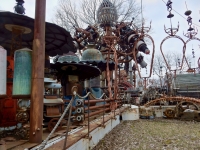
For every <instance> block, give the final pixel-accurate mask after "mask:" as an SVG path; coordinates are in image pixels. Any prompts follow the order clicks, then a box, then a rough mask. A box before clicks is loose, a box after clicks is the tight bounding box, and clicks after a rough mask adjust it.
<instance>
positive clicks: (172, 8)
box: [162, 0, 200, 27]
mask: <svg viewBox="0 0 200 150" xmlns="http://www.w3.org/2000/svg"><path fill="white" fill-rule="evenodd" d="M162 1H163V3H165V4H167V3H166V2H165V1H164V0H162ZM172 10H173V11H174V12H176V13H177V14H178V15H180V16H181V17H182V18H184V19H185V20H187V18H185V17H184V16H183V15H181V14H180V13H178V12H177V11H176V10H174V9H173V8H172ZM193 24H194V25H196V26H198V27H200V26H199V25H197V24H196V23H193Z"/></svg>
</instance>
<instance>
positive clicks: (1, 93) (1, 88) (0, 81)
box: [0, 46, 7, 98]
mask: <svg viewBox="0 0 200 150" xmlns="http://www.w3.org/2000/svg"><path fill="white" fill-rule="evenodd" d="M6 58H7V51H6V50H5V49H4V48H3V47H1V46H0V98H1V97H5V96H6V66H7V62H6Z"/></svg>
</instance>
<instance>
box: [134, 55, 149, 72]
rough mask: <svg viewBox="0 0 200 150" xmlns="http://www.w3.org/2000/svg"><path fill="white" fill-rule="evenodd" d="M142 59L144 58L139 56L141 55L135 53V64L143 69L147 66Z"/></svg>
mask: <svg viewBox="0 0 200 150" xmlns="http://www.w3.org/2000/svg"><path fill="white" fill-rule="evenodd" d="M143 58H144V57H143V56H142V55H141V53H137V55H136V60H137V63H139V64H140V66H141V67H142V68H145V67H146V66H147V63H146V62H145V61H144V59H143Z"/></svg>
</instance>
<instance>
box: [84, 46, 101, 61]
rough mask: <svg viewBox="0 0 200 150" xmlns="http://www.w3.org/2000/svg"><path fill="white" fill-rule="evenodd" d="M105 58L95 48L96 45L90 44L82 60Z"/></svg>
mask: <svg viewBox="0 0 200 150" xmlns="http://www.w3.org/2000/svg"><path fill="white" fill-rule="evenodd" d="M103 60H104V58H103V56H102V54H101V52H100V51H99V50H97V49H95V48H94V45H88V48H87V49H86V50H84V52H83V54H82V57H81V61H82V62H84V61H103Z"/></svg>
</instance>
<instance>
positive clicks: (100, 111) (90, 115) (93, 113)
mask: <svg viewBox="0 0 200 150" xmlns="http://www.w3.org/2000/svg"><path fill="white" fill-rule="evenodd" d="M107 110H110V108H106V109H104V110H99V111H95V112H92V113H89V114H86V115H85V118H89V117H92V116H94V115H97V114H99V113H102V112H103V111H107ZM88 116H89V117H88Z"/></svg>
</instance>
